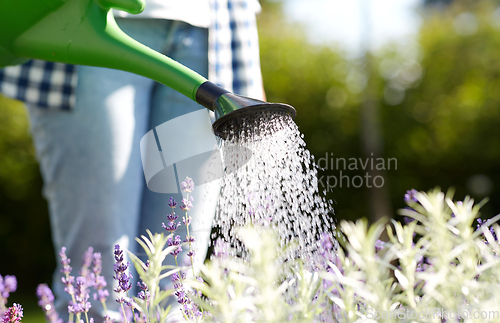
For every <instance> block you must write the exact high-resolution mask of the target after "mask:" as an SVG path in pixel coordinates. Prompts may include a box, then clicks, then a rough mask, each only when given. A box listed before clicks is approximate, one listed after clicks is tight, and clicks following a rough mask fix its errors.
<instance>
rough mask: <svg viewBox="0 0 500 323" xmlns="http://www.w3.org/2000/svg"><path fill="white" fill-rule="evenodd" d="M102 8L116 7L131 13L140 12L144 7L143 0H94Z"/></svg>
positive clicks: (144, 2)
mask: <svg viewBox="0 0 500 323" xmlns="http://www.w3.org/2000/svg"><path fill="white" fill-rule="evenodd" d="M96 1H97V3H99V4H100V5H101V6H102V7H103V8H104V9H117V10H122V11H125V12H128V13H131V14H134V15H135V14H138V13H141V12H142V11H143V10H144V8H145V7H146V1H145V0H96Z"/></svg>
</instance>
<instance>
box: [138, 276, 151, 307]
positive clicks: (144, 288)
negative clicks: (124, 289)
mask: <svg viewBox="0 0 500 323" xmlns="http://www.w3.org/2000/svg"><path fill="white" fill-rule="evenodd" d="M137 286H138V287H139V288H140V289H141V291H140V292H139V293H138V294H137V297H138V298H140V299H142V300H143V301H145V302H146V303H148V302H149V297H150V294H149V288H148V285H146V283H145V282H144V281H142V282H138V283H137Z"/></svg>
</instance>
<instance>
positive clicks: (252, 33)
mask: <svg viewBox="0 0 500 323" xmlns="http://www.w3.org/2000/svg"><path fill="white" fill-rule="evenodd" d="M210 8H211V12H210V14H211V26H210V28H209V33H208V34H209V36H208V37H209V40H208V41H209V50H208V61H209V72H208V79H209V80H210V81H212V82H214V83H216V84H218V85H219V86H221V87H223V88H225V89H226V90H228V91H231V92H234V93H238V94H241V95H245V96H249V97H254V98H257V99H259V98H262V94H263V92H262V76H261V72H260V61H259V44H258V35H257V25H256V21H255V13H256V12H257V11H258V9H259V4H258V1H257V0H210ZM77 80H78V77H77V67H76V66H75V65H68V64H63V63H54V62H45V61H40V60H31V61H29V62H28V63H26V64H23V65H17V66H9V67H6V68H4V69H0V92H1V93H2V94H4V95H5V96H8V97H11V98H14V99H17V100H21V101H24V102H26V103H29V104H33V105H36V106H38V107H40V108H45V109H55V110H71V109H73V106H74V104H75V88H76V86H77V82H78V81H77Z"/></svg>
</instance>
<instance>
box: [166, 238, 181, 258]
mask: <svg viewBox="0 0 500 323" xmlns="http://www.w3.org/2000/svg"><path fill="white" fill-rule="evenodd" d="M167 245H168V246H169V247H172V246H177V248H176V249H174V251H172V252H171V253H170V254H171V255H172V256H174V257H176V258H177V256H178V255H179V254H180V253H181V252H182V246H181V237H180V236H175V239H172V236H170V237H168V239H167Z"/></svg>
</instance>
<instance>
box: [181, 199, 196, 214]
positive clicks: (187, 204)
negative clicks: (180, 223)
mask: <svg viewBox="0 0 500 323" xmlns="http://www.w3.org/2000/svg"><path fill="white" fill-rule="evenodd" d="M193 201H194V199H193V197H192V196H190V197H189V198H185V199H182V205H181V210H183V211H189V210H191V209H192V208H193V203H192V202H193Z"/></svg>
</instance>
